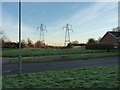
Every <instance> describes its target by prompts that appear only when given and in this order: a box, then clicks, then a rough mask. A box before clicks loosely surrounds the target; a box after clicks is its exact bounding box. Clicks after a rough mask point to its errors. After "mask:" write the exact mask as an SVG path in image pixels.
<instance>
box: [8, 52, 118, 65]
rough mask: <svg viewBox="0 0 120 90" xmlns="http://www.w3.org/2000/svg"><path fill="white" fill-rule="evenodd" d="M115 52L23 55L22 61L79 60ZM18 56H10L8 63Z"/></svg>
mask: <svg viewBox="0 0 120 90" xmlns="http://www.w3.org/2000/svg"><path fill="white" fill-rule="evenodd" d="M117 55H118V53H117V52H111V53H110V52H109V53H97V54H74V55H51V56H39V57H23V58H22V62H23V63H29V62H45V61H63V60H80V59H85V60H86V59H91V58H98V57H108V56H117ZM17 62H18V58H12V59H10V60H9V63H17Z"/></svg>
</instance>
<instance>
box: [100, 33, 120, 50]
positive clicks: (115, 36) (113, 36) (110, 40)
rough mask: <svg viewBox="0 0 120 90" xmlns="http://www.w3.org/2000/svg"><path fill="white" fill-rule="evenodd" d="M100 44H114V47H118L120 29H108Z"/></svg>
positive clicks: (119, 43) (119, 44)
mask: <svg viewBox="0 0 120 90" xmlns="http://www.w3.org/2000/svg"><path fill="white" fill-rule="evenodd" d="M99 44H104V45H105V44H107V45H113V46H114V48H118V47H119V46H120V31H108V32H107V33H106V34H105V35H104V36H103V37H102V39H101V40H100V41H99Z"/></svg>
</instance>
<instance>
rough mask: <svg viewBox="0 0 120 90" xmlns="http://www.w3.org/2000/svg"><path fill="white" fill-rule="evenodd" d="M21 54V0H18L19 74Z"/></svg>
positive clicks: (20, 70) (20, 71)
mask: <svg viewBox="0 0 120 90" xmlns="http://www.w3.org/2000/svg"><path fill="white" fill-rule="evenodd" d="M21 59H22V56H21V0H19V56H18V66H19V74H21V73H22V60H21Z"/></svg>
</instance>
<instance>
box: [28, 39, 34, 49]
mask: <svg viewBox="0 0 120 90" xmlns="http://www.w3.org/2000/svg"><path fill="white" fill-rule="evenodd" d="M27 45H28V47H33V42H32V40H30V39H29V38H28V39H27Z"/></svg>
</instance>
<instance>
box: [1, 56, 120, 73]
mask: <svg viewBox="0 0 120 90" xmlns="http://www.w3.org/2000/svg"><path fill="white" fill-rule="evenodd" d="M119 59H120V56H119V57H118V56H115V57H106V58H96V59H88V60H71V61H55V62H41V63H27V64H23V65H22V66H23V70H22V72H23V73H31V72H41V71H51V70H66V69H77V68H88V67H99V66H111V65H118V60H119ZM2 70H3V72H2V73H3V75H5V74H17V73H18V65H17V64H3V65H2Z"/></svg>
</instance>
